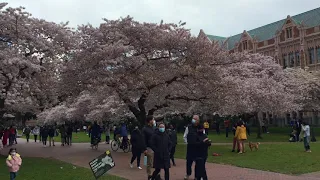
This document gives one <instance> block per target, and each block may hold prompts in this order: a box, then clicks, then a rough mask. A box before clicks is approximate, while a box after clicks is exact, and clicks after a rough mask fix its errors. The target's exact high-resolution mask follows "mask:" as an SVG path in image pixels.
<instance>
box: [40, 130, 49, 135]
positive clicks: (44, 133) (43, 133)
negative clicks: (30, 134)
mask: <svg viewBox="0 0 320 180" xmlns="http://www.w3.org/2000/svg"><path fill="white" fill-rule="evenodd" d="M48 135H49V130H48V128H42V131H41V137H48Z"/></svg>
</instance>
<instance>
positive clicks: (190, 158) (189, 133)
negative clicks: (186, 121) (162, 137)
mask: <svg viewBox="0 0 320 180" xmlns="http://www.w3.org/2000/svg"><path fill="white" fill-rule="evenodd" d="M199 121H200V119H199V116H198V115H194V116H193V118H192V120H191V125H188V127H186V129H185V131H184V135H183V139H184V142H185V143H187V156H186V159H187V162H186V171H187V174H186V176H185V178H184V179H185V180H188V179H189V177H190V176H191V174H192V164H193V162H194V161H195V158H196V157H195V156H196V154H197V144H196V140H197V128H198V126H199ZM203 133H205V132H203Z"/></svg>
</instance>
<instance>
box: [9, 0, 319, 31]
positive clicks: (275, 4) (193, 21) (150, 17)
mask: <svg viewBox="0 0 320 180" xmlns="http://www.w3.org/2000/svg"><path fill="white" fill-rule="evenodd" d="M4 1H5V0H4ZM7 2H8V3H9V6H11V7H18V6H24V7H26V9H27V11H28V12H30V13H32V14H33V16H35V17H38V18H42V19H46V20H48V21H54V22H57V23H59V22H62V21H63V22H65V21H69V22H70V25H71V26H73V27H76V26H77V25H78V24H87V23H90V24H93V25H95V26H97V25H99V24H100V23H101V22H102V20H101V19H102V18H107V19H118V18H120V17H125V16H127V15H130V16H132V17H134V19H135V20H138V21H145V22H156V23H158V22H160V21H161V19H163V20H164V21H165V22H174V23H178V22H179V21H180V20H182V21H184V22H186V23H187V25H186V27H187V28H189V29H191V32H192V33H193V34H194V35H197V34H198V33H199V30H200V29H203V30H204V31H205V33H207V34H212V35H218V36H224V37H227V36H230V35H235V34H238V33H241V32H243V30H250V29H253V28H256V27H259V26H262V25H265V24H269V23H272V22H274V21H277V20H280V19H284V18H286V16H287V15H296V14H299V13H302V12H305V11H308V10H311V9H315V8H318V7H320V0H7Z"/></svg>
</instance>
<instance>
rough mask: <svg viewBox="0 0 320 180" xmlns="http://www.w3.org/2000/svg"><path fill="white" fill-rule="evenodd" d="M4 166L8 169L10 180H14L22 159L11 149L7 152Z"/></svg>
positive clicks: (14, 149)
mask: <svg viewBox="0 0 320 180" xmlns="http://www.w3.org/2000/svg"><path fill="white" fill-rule="evenodd" d="M6 164H7V166H8V167H9V172H10V180H15V179H16V177H17V172H18V171H19V169H20V166H21V164H22V159H21V157H20V154H18V153H17V150H16V148H11V149H10V150H9V155H8V157H7V160H6Z"/></svg>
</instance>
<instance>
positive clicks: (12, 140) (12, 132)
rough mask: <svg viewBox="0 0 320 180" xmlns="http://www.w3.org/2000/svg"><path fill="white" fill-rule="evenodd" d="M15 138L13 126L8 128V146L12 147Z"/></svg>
mask: <svg viewBox="0 0 320 180" xmlns="http://www.w3.org/2000/svg"><path fill="white" fill-rule="evenodd" d="M15 136H16V130H15V129H14V128H13V126H10V129H9V146H12V145H13V143H14V139H15Z"/></svg>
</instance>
